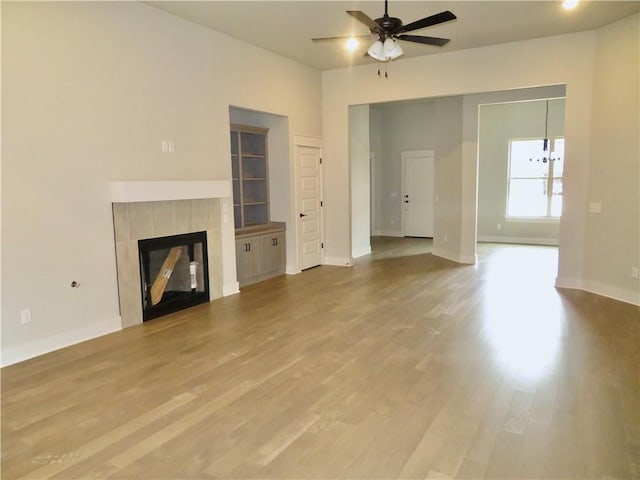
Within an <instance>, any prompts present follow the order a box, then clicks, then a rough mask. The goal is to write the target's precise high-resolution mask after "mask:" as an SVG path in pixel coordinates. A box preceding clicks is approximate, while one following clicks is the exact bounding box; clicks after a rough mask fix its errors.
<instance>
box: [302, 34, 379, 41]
mask: <svg viewBox="0 0 640 480" xmlns="http://www.w3.org/2000/svg"><path fill="white" fill-rule="evenodd" d="M350 38H356V39H370V38H371V34H369V35H349V36H341V37H321V38H312V39H311V41H313V42H326V41H336V40H349V39H350Z"/></svg>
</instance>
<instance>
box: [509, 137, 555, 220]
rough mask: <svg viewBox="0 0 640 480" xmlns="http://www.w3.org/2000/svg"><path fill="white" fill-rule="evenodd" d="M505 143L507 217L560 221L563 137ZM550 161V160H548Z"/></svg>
mask: <svg viewBox="0 0 640 480" xmlns="http://www.w3.org/2000/svg"><path fill="white" fill-rule="evenodd" d="M549 143H550V145H549V151H547V152H545V151H544V150H543V139H542V138H536V139H531V140H510V141H509V185H508V193H507V217H516V218H518V217H519V218H560V215H561V213H562V174H563V171H564V138H552V139H551V140H550V142H549ZM549 158H551V160H549Z"/></svg>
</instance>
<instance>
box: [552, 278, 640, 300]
mask: <svg viewBox="0 0 640 480" xmlns="http://www.w3.org/2000/svg"><path fill="white" fill-rule="evenodd" d="M556 287H558V288H570V289H573V290H584V291H585V292H589V293H594V294H596V295H600V296H603V297H607V298H611V299H613V300H618V301H620V302H625V303H630V304H631V305H637V306H640V292H638V291H635V292H634V291H633V290H626V289H622V288H618V287H613V286H611V285H607V284H606V283H602V282H594V281H591V280H580V279H576V278H561V277H556Z"/></svg>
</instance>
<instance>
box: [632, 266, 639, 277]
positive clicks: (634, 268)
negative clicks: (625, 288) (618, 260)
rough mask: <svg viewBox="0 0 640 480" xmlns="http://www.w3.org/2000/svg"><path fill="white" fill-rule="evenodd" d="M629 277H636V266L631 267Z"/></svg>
mask: <svg viewBox="0 0 640 480" xmlns="http://www.w3.org/2000/svg"><path fill="white" fill-rule="evenodd" d="M631 278H638V267H631Z"/></svg>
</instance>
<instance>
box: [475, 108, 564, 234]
mask: <svg viewBox="0 0 640 480" xmlns="http://www.w3.org/2000/svg"><path fill="white" fill-rule="evenodd" d="M564 103H565V102H564V99H556V100H551V101H550V102H549V136H550V137H558V136H563V135H564ZM545 108H546V102H545V100H539V101H525V102H515V103H502V104H493V105H481V106H480V126H479V127H480V128H479V149H478V161H479V170H478V225H477V228H478V240H480V241H498V242H500V241H502V242H513V243H541V244H550V245H557V244H558V237H559V232H560V228H559V227H560V220H559V219H558V220H553V219H544V220H524V219H517V220H514V219H507V218H506V209H507V183H508V182H507V177H508V174H509V140H510V139H526V138H535V137H544V128H545ZM498 225H499V226H500V227H498Z"/></svg>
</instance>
